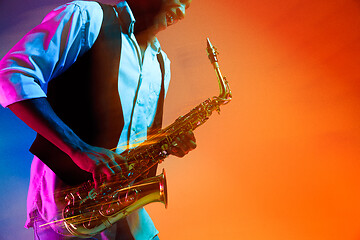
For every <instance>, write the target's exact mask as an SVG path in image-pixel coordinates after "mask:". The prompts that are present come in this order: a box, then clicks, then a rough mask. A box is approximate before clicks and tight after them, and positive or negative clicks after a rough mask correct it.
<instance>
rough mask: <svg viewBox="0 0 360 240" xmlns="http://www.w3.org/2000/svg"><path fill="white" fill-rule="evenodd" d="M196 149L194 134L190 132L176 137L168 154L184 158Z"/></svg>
mask: <svg viewBox="0 0 360 240" xmlns="http://www.w3.org/2000/svg"><path fill="white" fill-rule="evenodd" d="M195 148H196V140H195V136H194V133H193V132H192V131H191V130H190V131H188V132H186V133H182V134H180V135H179V136H177V137H176V138H175V139H174V141H173V142H172V143H171V146H170V147H169V150H168V152H169V153H170V154H172V155H175V156H177V157H184V156H185V155H186V154H188V153H189V152H190V151H191V150H194V149H195Z"/></svg>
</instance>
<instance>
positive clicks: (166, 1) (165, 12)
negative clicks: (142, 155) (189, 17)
mask: <svg viewBox="0 0 360 240" xmlns="http://www.w3.org/2000/svg"><path fill="white" fill-rule="evenodd" d="M190 2H191V0H127V1H119V2H118V3H117V4H116V5H115V6H109V5H105V4H101V3H98V2H90V1H89V2H88V1H86V2H85V1H75V2H71V3H68V4H65V5H63V6H60V7H58V8H56V9H54V10H53V11H52V12H50V13H49V14H48V15H47V16H46V17H45V18H44V20H43V21H42V23H41V24H40V25H38V26H37V27H35V28H34V29H32V30H31V31H30V32H29V33H27V34H26V35H25V36H24V37H23V38H22V39H21V40H20V41H19V42H18V43H17V44H16V45H15V46H14V47H13V48H12V49H11V50H10V51H9V52H8V53H7V54H6V55H5V57H4V58H3V59H2V60H1V61H0V103H1V104H2V105H3V106H4V107H8V108H9V109H11V110H12V111H13V112H14V113H15V114H16V115H17V116H18V117H19V118H20V119H22V120H23V121H24V122H25V123H26V124H27V125H29V126H30V127H31V128H32V129H34V130H35V131H36V132H37V133H38V135H37V137H36V140H35V142H34V144H33V145H32V147H31V152H33V153H34V154H35V156H34V159H33V163H32V167H31V179H30V186H29V193H28V202H27V207H28V210H27V211H28V219H27V222H26V225H25V226H26V227H33V228H34V237H35V239H42V240H43V239H76V237H66V236H62V235H61V234H59V233H57V232H56V231H54V230H53V229H52V228H45V227H40V226H43V225H45V224H46V223H48V222H52V221H56V220H58V219H57V218H56V215H57V214H58V212H59V211H61V209H60V208H61V206H59V205H58V200H57V199H56V193H57V191H58V190H59V189H62V188H63V187H66V186H68V185H72V184H78V183H79V182H81V181H83V179H87V178H92V180H93V181H94V184H95V188H98V187H99V186H100V185H101V184H102V183H103V182H107V181H112V179H113V178H114V177H115V176H121V175H123V173H126V172H127V163H126V162H127V159H126V158H124V157H123V156H121V155H120V154H121V153H122V152H123V151H125V150H127V149H129V148H132V146H134V145H137V144H140V143H141V142H142V141H144V140H146V138H147V137H148V134H149V133H150V132H154V131H156V130H157V129H159V128H160V127H161V118H162V105H163V100H164V97H165V95H166V92H167V89H168V85H169V81H170V61H169V59H168V58H167V56H166V54H165V53H164V52H163V51H162V50H161V48H160V44H159V42H158V40H157V38H156V37H155V35H156V34H157V33H158V32H159V31H162V30H164V29H166V28H167V27H169V26H170V25H173V24H174V23H176V22H177V21H178V20H181V19H183V18H184V17H185V13H186V10H187V8H188V7H189V6H190ZM195 147H196V143H195V138H194V135H193V133H192V132H191V131H190V132H187V133H183V134H180V135H179V136H178V137H177V138H175V139H174V140H173V142H172V143H171V144H170V147H168V149H167V150H168V152H169V153H171V154H173V155H175V156H178V157H183V156H184V155H185V154H187V153H188V152H189V151H191V150H193V149H194V148H195ZM113 148H114V149H116V150H115V151H112V150H110V149H113ZM154 172H155V171H154V168H152V169H151V170H150V173H151V174H154ZM89 176H90V177H89ZM111 228H112V229H111V231H108V230H106V231H104V232H102V233H100V234H97V235H96V236H94V238H91V239H141V240H142V239H144V240H147V239H158V237H157V234H158V231H157V229H156V228H155V226H154V224H153V223H152V221H151V219H150V217H149V215H148V214H147V213H146V211H145V210H144V209H143V208H141V209H139V210H137V211H136V212H134V213H132V214H131V215H129V216H128V217H127V218H126V219H124V220H121V221H119V222H118V223H117V224H115V225H114V226H112V227H111Z"/></svg>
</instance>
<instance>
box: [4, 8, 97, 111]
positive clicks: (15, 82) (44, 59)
mask: <svg viewBox="0 0 360 240" xmlns="http://www.w3.org/2000/svg"><path fill="white" fill-rule="evenodd" d="M91 11H97V12H96V14H93V13H91ZM90 15H91V16H95V19H90V18H89V16H90ZM101 22H102V10H101V7H100V6H99V5H98V4H97V3H93V4H92V5H89V4H87V5H82V3H81V2H72V3H69V4H66V5H63V6H60V7H58V8H57V9H54V10H53V11H52V12H50V13H49V14H48V15H47V16H46V17H45V18H44V20H43V21H42V23H41V24H40V25H38V26H37V27H35V28H34V29H32V30H31V31H30V32H28V33H27V34H26V35H25V36H24V37H23V38H22V39H21V40H20V41H19V42H18V43H17V44H16V45H15V46H14V47H13V48H12V49H11V50H10V51H9V52H8V53H7V54H6V55H5V56H4V58H3V59H2V60H1V61H0V104H1V105H2V106H3V107H7V106H8V105H10V104H12V103H15V102H18V101H22V100H26V99H32V98H39V97H46V89H47V85H48V82H49V81H50V80H51V79H52V78H54V77H56V76H57V75H59V74H60V73H62V72H63V71H65V70H66V69H67V68H68V67H70V66H71V65H72V64H73V63H74V62H75V61H76V59H77V58H78V57H79V56H81V55H82V54H83V53H84V52H86V51H87V50H88V49H89V48H90V47H91V45H92V44H93V42H94V41H95V39H96V38H97V35H98V33H99V31H100V26H101Z"/></svg>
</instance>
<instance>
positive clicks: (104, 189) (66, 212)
mask: <svg viewBox="0 0 360 240" xmlns="http://www.w3.org/2000/svg"><path fill="white" fill-rule="evenodd" d="M207 53H208V57H209V59H210V62H211V64H212V65H213V67H214V69H215V72H216V76H217V79H218V82H219V88H220V94H219V96H214V97H212V98H209V99H207V100H205V101H204V102H202V103H200V104H199V105H198V106H196V107H195V108H193V109H192V110H191V111H190V112H189V113H187V114H186V115H184V116H180V117H179V118H177V119H176V120H175V122H174V123H172V124H171V125H169V126H167V127H166V128H164V129H162V130H160V131H159V132H158V133H156V134H154V135H151V136H150V137H149V139H148V140H146V141H145V142H143V143H142V144H140V145H139V146H138V147H135V148H133V149H130V150H129V151H127V152H125V153H123V154H122V155H123V156H124V157H125V158H126V159H128V163H129V164H128V170H127V172H126V174H125V176H121V177H120V178H119V181H113V182H111V183H104V184H103V185H102V186H100V188H99V189H98V190H95V189H94V185H93V183H92V182H91V181H89V182H87V183H84V184H82V185H81V186H79V187H75V188H73V189H70V190H69V192H68V193H67V194H66V196H65V198H64V201H65V207H64V209H63V211H62V218H61V219H60V220H58V221H54V222H52V223H49V225H50V226H51V227H52V228H54V229H55V230H56V231H57V232H59V233H61V234H63V235H66V236H78V237H84V238H87V237H91V236H94V235H96V234H98V233H100V232H102V231H103V230H105V229H107V228H109V227H111V225H113V224H114V223H116V222H117V221H119V220H120V219H122V218H124V217H126V216H127V215H128V214H130V213H132V212H133V211H135V210H137V209H139V208H141V207H143V206H145V205H147V204H149V203H151V202H162V203H163V204H165V207H166V206H167V189H166V177H165V172H164V170H163V173H162V174H160V175H158V176H155V177H151V178H145V179H143V180H141V181H135V180H137V179H139V178H142V177H144V176H145V173H146V172H147V171H148V170H149V169H150V168H151V167H152V166H154V165H155V164H157V163H160V162H162V161H163V160H164V158H166V157H167V156H168V155H169V152H168V149H169V146H170V145H171V143H172V142H173V139H175V138H176V137H177V136H178V135H179V134H181V133H184V132H187V131H189V130H194V129H196V128H197V127H199V126H200V125H202V124H204V123H205V122H206V120H208V119H209V117H210V115H211V114H212V112H213V111H217V112H220V106H221V105H224V104H227V103H228V102H230V100H231V98H232V94H231V91H230V87H229V84H228V82H227V80H226V78H225V77H223V76H222V75H221V72H220V68H219V64H218V59H217V54H218V52H217V50H216V48H215V47H214V46H213V45H212V44H211V42H210V40H209V38H207ZM123 179H126V180H123Z"/></svg>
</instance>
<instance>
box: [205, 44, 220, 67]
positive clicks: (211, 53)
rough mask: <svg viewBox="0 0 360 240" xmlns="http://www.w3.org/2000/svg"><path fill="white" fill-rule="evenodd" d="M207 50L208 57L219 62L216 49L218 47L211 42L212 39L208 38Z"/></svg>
mask: <svg viewBox="0 0 360 240" xmlns="http://www.w3.org/2000/svg"><path fill="white" fill-rule="evenodd" d="M206 45H207V47H206V51H207V53H208V57H209V59H210V62H211V63H214V62H217V61H218V59H217V54H218V52H217V51H216V48H215V47H214V46H213V45H212V44H211V42H210V39H209V38H206Z"/></svg>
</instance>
